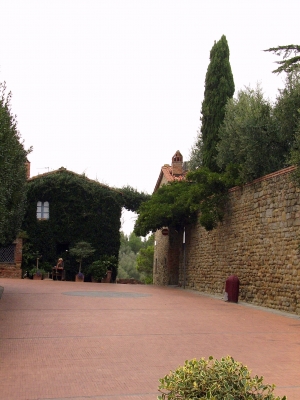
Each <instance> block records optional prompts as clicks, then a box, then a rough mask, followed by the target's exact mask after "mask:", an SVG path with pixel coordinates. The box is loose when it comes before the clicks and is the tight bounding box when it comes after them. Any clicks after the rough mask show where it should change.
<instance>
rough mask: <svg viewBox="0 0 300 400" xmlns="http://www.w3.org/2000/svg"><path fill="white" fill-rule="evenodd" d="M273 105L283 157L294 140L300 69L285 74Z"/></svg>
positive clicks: (297, 114)
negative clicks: (282, 86)
mask: <svg viewBox="0 0 300 400" xmlns="http://www.w3.org/2000/svg"><path fill="white" fill-rule="evenodd" d="M278 92H279V93H278V96H277V98H276V103H275V106H274V118H275V121H276V123H277V125H278V128H279V134H280V139H281V141H282V143H283V144H284V147H283V148H282V154H283V156H284V157H285V158H287V157H288V154H289V152H290V150H291V147H292V145H293V142H294V136H295V131H296V129H297V126H298V123H299V118H300V115H299V112H298V110H299V109H300V71H299V70H295V71H293V72H291V73H290V74H288V75H287V77H286V80H285V86H284V88H283V89H279V91H278Z"/></svg>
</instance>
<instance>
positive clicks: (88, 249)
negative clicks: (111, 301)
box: [70, 242, 95, 282]
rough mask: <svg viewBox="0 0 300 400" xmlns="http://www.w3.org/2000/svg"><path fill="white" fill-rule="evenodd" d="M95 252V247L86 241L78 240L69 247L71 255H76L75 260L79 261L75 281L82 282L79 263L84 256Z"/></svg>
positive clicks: (86, 256) (82, 277)
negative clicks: (73, 245)
mask: <svg viewBox="0 0 300 400" xmlns="http://www.w3.org/2000/svg"><path fill="white" fill-rule="evenodd" d="M94 252H95V249H93V247H92V246H91V245H90V243H88V242H78V243H76V245H75V247H73V248H72V249H70V254H71V256H75V257H76V261H77V262H79V271H78V274H76V276H75V282H83V281H84V275H83V273H82V272H81V263H82V260H83V259H84V258H88V257H90V256H91V255H92V254H93V253H94Z"/></svg>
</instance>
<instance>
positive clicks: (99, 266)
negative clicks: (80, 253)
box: [87, 254, 118, 282]
mask: <svg viewBox="0 0 300 400" xmlns="http://www.w3.org/2000/svg"><path fill="white" fill-rule="evenodd" d="M117 268H118V259H117V257H115V256H107V255H106V254H104V255H103V256H102V257H101V258H100V260H97V261H94V262H93V263H92V265H91V266H90V267H89V268H88V270H87V272H88V274H90V275H91V277H92V278H93V279H94V280H95V281H97V282H101V279H102V278H104V277H105V275H106V272H107V271H112V272H113V274H112V275H114V278H113V281H114V280H115V273H116V271H117Z"/></svg>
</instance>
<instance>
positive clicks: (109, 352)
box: [0, 279, 300, 400]
mask: <svg viewBox="0 0 300 400" xmlns="http://www.w3.org/2000/svg"><path fill="white" fill-rule="evenodd" d="M0 286H3V287H4V293H3V295H2V298H1V300H0V399H1V400H2V399H3V400H38V399H39V400H50V399H51V400H70V399H74V400H103V399H105V400H106V399H107V400H122V399H124V400H154V399H156V396H157V394H158V392H157V387H158V379H159V378H161V377H162V376H164V375H165V374H167V373H168V372H169V370H170V369H175V368H176V367H177V366H178V365H181V364H183V362H184V360H186V359H190V358H200V357H208V356H209V355H213V356H214V357H216V358H220V357H222V356H226V355H228V354H230V355H231V356H232V357H234V358H235V359H236V360H237V361H241V362H242V363H244V364H246V365H247V366H248V368H250V369H251V370H252V372H253V373H254V374H258V375H263V376H264V377H265V381H266V382H267V383H275V384H276V386H277V388H276V394H278V395H283V394H286V395H287V396H288V400H299V399H300V368H299V367H300V321H299V317H296V316H294V317H293V316H286V315H280V314H279V313H273V312H266V311H265V310H263V309H259V308H254V307H247V306H245V305H241V304H230V303H225V302H223V301H221V300H220V299H217V298H213V297H209V296H202V295H199V294H198V293H196V292H190V291H184V290H182V289H178V288H166V287H154V286H143V285H113V284H97V283H75V282H60V281H58V282H56V281H49V280H45V281H32V280H17V279H0ZM74 294H77V295H74ZM81 294H84V296H82V295H81Z"/></svg>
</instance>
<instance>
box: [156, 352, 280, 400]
mask: <svg viewBox="0 0 300 400" xmlns="http://www.w3.org/2000/svg"><path fill="white" fill-rule="evenodd" d="M159 381H160V385H159V391H160V392H161V393H162V395H160V396H158V397H157V398H158V399H159V400H163V399H167V400H174V399H176V400H179V399H190V400H196V399H200V400H201V399H202V400H205V399H210V400H286V396H284V397H282V398H281V397H275V396H274V394H273V391H274V388H275V386H274V385H268V384H265V383H263V377H258V376H257V375H256V376H254V377H251V376H250V371H249V370H248V368H247V367H246V366H244V365H243V364H241V363H239V362H236V361H234V359H233V358H232V357H230V356H227V357H225V358H221V360H215V359H214V358H213V357H212V356H210V357H209V359H208V360H205V359H204V358H201V359H200V360H196V359H193V360H189V361H185V363H184V365H183V366H180V367H178V368H177V370H175V371H171V372H170V373H169V374H168V375H166V376H165V377H164V378H162V379H160V380H159Z"/></svg>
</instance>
